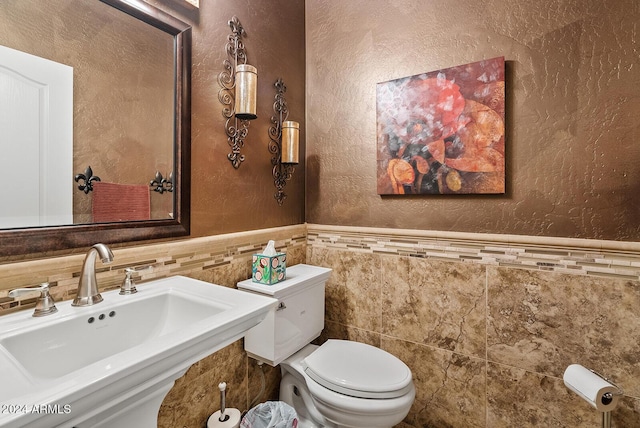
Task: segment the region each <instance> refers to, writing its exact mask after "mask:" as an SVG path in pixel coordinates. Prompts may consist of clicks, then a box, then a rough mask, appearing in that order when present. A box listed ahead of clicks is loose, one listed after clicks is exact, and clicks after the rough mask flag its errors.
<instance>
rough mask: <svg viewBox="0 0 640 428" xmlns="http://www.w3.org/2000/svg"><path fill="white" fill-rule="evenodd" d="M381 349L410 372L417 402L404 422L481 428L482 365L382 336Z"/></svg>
mask: <svg viewBox="0 0 640 428" xmlns="http://www.w3.org/2000/svg"><path fill="white" fill-rule="evenodd" d="M382 349H384V350H386V351H388V352H390V353H392V354H394V355H396V356H397V357H398V358H400V359H401V360H402V361H404V362H405V363H406V364H407V365H408V366H409V368H410V369H411V371H412V372H413V381H414V384H415V387H416V399H415V401H414V403H413V406H412V407H411V410H410V412H409V415H408V416H407V417H406V418H405V420H404V422H405V423H407V424H409V425H410V426H414V427H434V428H435V427H438V428H440V427H452V428H453V427H455V428H458V427H465V428H467V427H484V426H485V396H486V392H485V382H486V372H485V362H484V361H483V360H481V359H477V358H472V357H468V356H465V355H461V354H457V353H453V352H449V351H444V350H440V349H436V348H432V347H429V346H425V345H419V344H416V343H411V342H406V341H402V340H396V339H391V338H387V337H386V336H382Z"/></svg>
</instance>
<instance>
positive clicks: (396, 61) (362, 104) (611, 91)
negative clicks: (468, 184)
mask: <svg viewBox="0 0 640 428" xmlns="http://www.w3.org/2000/svg"><path fill="white" fill-rule="evenodd" d="M638 22H640V5H639V3H638V2H636V1H635V0H619V1H616V2H601V1H593V0H591V1H586V2H585V1H578V0H554V1H551V0H544V1H536V2H530V1H522V0H518V1H509V2H504V1H498V0H483V1H472V0H455V1H451V0H434V1H429V2H425V1H421V0H397V1H385V0H366V1H365V0H353V1H348V2H345V1H340V0H307V1H306V23H307V28H306V35H307V38H306V55H307V94H308V95H307V101H308V102H307V135H308V138H307V156H308V159H307V165H308V167H307V170H308V173H307V195H308V197H307V212H306V220H307V221H308V222H310V223H318V224H335V225H354V226H372V227H393V228H409V229H427V230H445V231H465V232H483V233H508V234H520V235H534V236H559V237H580V238H593V239H612V240H627V241H634V240H636V241H637V240H640V198H638V195H639V194H640V184H639V183H640V166H639V165H640V145H638V139H639V138H640V126H639V125H638V120H637V118H638V117H640V58H639V52H638V41H637V36H636V33H637V25H638ZM497 56H504V57H505V60H506V61H507V65H506V104H507V105H506V116H507V117H506V129H507V131H506V156H507V158H506V168H507V172H506V185H507V192H506V194H505V195H498V196H462V195H460V196H455V195H454V196H451V195H447V196H412V197H396V196H393V197H388V196H385V197H381V196H378V195H377V194H376V123H375V120H376V116H375V108H376V104H375V89H376V83H378V82H384V81H387V80H390V79H395V78H400V77H405V76H411V75H414V74H420V73H424V72H428V71H433V70H438V69H441V68H447V67H451V66H455V65H460V64H466V63H470V62H474V61H478V60H482V59H488V58H493V57H497Z"/></svg>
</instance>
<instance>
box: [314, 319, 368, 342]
mask: <svg viewBox="0 0 640 428" xmlns="http://www.w3.org/2000/svg"><path fill="white" fill-rule="evenodd" d="M328 339H341V340H353V341H354V342H362V343H367V344H369V345H373V346H377V347H380V334H378V333H374V332H371V331H368V330H363V329H360V328H355V327H349V326H346V325H343V324H339V323H337V322H333V321H325V323H324V330H322V334H320V337H319V338H318V340H317V341H314V343H316V344H318V345H321V344H323V343H324V342H326V341H327V340H328Z"/></svg>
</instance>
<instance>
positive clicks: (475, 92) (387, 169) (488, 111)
mask: <svg viewBox="0 0 640 428" xmlns="http://www.w3.org/2000/svg"><path fill="white" fill-rule="evenodd" d="M504 70H505V68H504V57H499V58H493V59H488V60H484V61H479V62H474V63H471V64H466V65H460V66H457V67H452V68H447V69H443V70H438V71H432V72H429V73H424V74H419V75H415V76H410V77H404V78H401V79H396V80H391V81H388V82H383V83H378V85H377V88H376V113H377V148H378V171H377V173H378V194H380V195H389V194H499V193H504V192H505V173H504V171H505V156H504V146H505V144H504V133H505V126H504V104H505V103H504V98H505V96H504V94H505V90H504V74H505V73H504Z"/></svg>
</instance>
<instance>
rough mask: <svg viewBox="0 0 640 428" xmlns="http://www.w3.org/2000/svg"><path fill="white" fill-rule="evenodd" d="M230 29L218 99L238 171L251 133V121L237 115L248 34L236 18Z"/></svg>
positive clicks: (230, 23)
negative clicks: (238, 85) (239, 72)
mask: <svg viewBox="0 0 640 428" xmlns="http://www.w3.org/2000/svg"><path fill="white" fill-rule="evenodd" d="M229 27H231V34H229V36H228V37H227V43H226V45H225V51H226V53H227V59H225V60H224V61H223V63H222V64H223V71H222V72H220V74H219V75H218V84H219V85H220V90H219V91H218V99H219V100H220V102H221V103H222V105H223V108H222V116H223V117H224V118H225V127H224V128H225V131H226V134H227V143H228V144H229V146H230V147H231V152H230V153H229V154H227V159H229V161H230V162H231V165H233V167H234V168H236V169H238V168H239V167H240V164H241V163H242V162H244V159H245V157H244V155H243V154H241V149H242V147H244V140H245V138H246V137H247V134H248V133H249V120H242V119H241V120H238V118H237V117H236V115H235V87H236V69H237V67H238V64H246V62H247V52H246V50H245V48H244V43H243V42H242V37H245V36H246V35H247V33H246V32H245V30H244V28H243V27H242V24H241V23H240V20H238V18H237V17H236V16H234V17H232V18H231V20H230V21H229Z"/></svg>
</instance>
